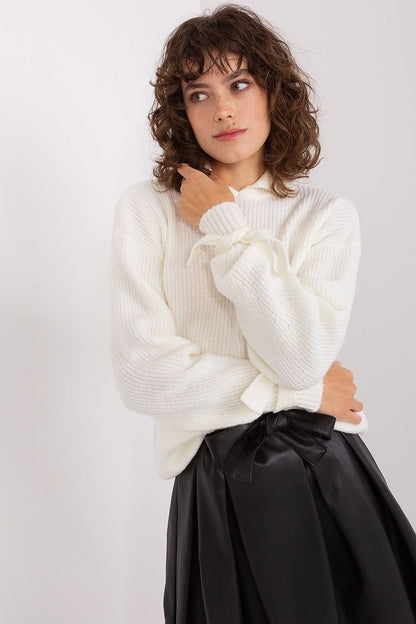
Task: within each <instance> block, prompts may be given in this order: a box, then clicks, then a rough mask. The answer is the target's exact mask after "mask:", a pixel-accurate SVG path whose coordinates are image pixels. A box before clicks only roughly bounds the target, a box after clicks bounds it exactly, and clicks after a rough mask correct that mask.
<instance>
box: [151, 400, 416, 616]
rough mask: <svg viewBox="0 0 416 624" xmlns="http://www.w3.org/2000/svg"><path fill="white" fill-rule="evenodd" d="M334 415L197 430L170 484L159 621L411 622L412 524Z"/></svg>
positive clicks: (414, 605)
mask: <svg viewBox="0 0 416 624" xmlns="http://www.w3.org/2000/svg"><path fill="white" fill-rule="evenodd" d="M335 422H336V421H335V418H333V417H332V416H328V415H326V414H321V413H311V412H307V411H305V410H302V409H292V410H286V411H281V412H277V413H276V412H267V413H264V414H262V415H261V416H260V417H259V418H257V419H256V420H254V421H253V422H251V423H247V424H244V425H236V426H234V427H229V428H225V429H218V430H216V431H214V432H212V433H210V434H208V435H206V436H205V438H204V441H203V443H202V444H201V446H200V448H199V449H198V452H197V454H196V455H195V456H194V457H193V459H192V461H191V462H190V463H189V464H188V466H187V467H186V468H185V470H184V471H183V472H181V473H180V474H179V475H177V476H176V477H175V481H174V484H173V489H172V498H171V504H170V511H169V518H168V525H167V550H166V583H165V590H164V597H163V608H164V615H165V624H346V623H348V624H416V534H415V532H414V530H413V528H412V527H411V525H410V523H409V521H408V519H407V517H406V516H405V514H404V512H403V510H402V509H401V507H400V506H399V504H398V502H397V501H396V499H395V498H394V496H393V494H392V493H391V491H390V490H389V488H388V485H387V483H386V480H385V479H384V477H383V475H382V473H381V471H380V469H379V467H378V466H377V464H376V462H375V460H374V458H373V457H372V455H371V453H370V451H369V450H368V448H367V446H366V445H365V443H364V442H363V440H362V438H361V437H360V436H359V435H358V434H347V433H343V432H340V431H335V430H334V429H333V428H334V424H335ZM412 481H413V479H410V478H409V487H410V484H411V482H412Z"/></svg>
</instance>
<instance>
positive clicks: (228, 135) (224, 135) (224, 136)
mask: <svg viewBox="0 0 416 624" xmlns="http://www.w3.org/2000/svg"><path fill="white" fill-rule="evenodd" d="M245 131H246V130H245V129H243V128H233V129H230V130H224V131H223V132H220V133H219V134H216V135H215V136H214V139H218V141H233V140H234V139H238V137H240V136H243V134H244V133H245Z"/></svg>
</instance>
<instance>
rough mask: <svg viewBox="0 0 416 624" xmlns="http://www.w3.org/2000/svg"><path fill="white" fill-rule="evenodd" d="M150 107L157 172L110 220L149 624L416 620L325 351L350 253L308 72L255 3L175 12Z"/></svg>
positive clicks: (337, 374)
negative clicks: (150, 429)
mask: <svg viewBox="0 0 416 624" xmlns="http://www.w3.org/2000/svg"><path fill="white" fill-rule="evenodd" d="M153 86H154V87H155V103H154V106H153V107H152V110H151V111H150V114H149V120H150V125H151V130H152V134H153V137H154V138H155V139H156V140H157V141H158V143H159V145H160V146H161V148H162V155H161V157H160V158H159V160H158V161H157V162H158V164H157V166H156V167H155V169H154V174H155V178H156V180H152V181H150V180H148V181H144V182H141V183H139V184H136V185H135V186H134V187H132V188H130V189H128V190H127V191H126V193H125V194H124V195H123V197H122V198H121V200H120V202H119V204H118V206H117V210H116V214H115V221H114V233H113V256H112V266H113V283H112V298H113V305H112V341H113V343H112V344H113V351H112V353H113V364H114V371H115V376H116V379H117V383H118V386H119V389H120V393H121V396H122V397H123V400H124V401H125V403H126V405H127V406H128V407H129V408H130V409H132V410H133V411H136V412H138V413H142V414H147V415H149V416H151V417H153V418H154V423H155V430H154V431H155V437H154V443H155V446H154V450H155V461H156V470H157V472H158V474H159V475H160V476H161V477H162V478H166V479H168V478H172V477H175V481H174V485H173V490H172V499H171V505H170V512H169V520H168V529H167V559H166V585H165V592H164V615H165V622H166V624H203V623H208V624H230V623H231V624H263V623H264V624H266V623H270V624H315V623H316V624H318V623H319V624H322V623H325V624H338V623H347V622H351V623H352V622H354V623H364V622H365V623H366V624H369V623H370V622H371V623H373V622H374V623H377V624H393V622H394V623H396V622H400V624H415V622H416V593H415V579H416V535H415V533H414V531H413V529H412V527H411V526H410V523H409V522H408V520H407V518H406V516H405V515H404V513H403V511H402V510H401V508H400V506H399V504H398V503H397V501H396V500H395V498H394V497H393V495H392V493H391V492H390V490H389V488H388V486H387V483H386V481H385V479H384V477H383V475H382V474H381V472H380V469H379V468H378V466H377V464H376V462H375V460H374V459H373V457H372V455H371V454H370V452H369V450H368V449H367V447H366V445H365V444H364V442H363V441H362V439H361V437H360V435H359V434H360V433H362V432H365V431H366V430H367V428H368V422H367V419H366V417H365V414H364V412H363V411H362V408H363V404H362V403H361V402H360V401H359V400H357V399H355V398H354V394H355V392H356V386H355V385H354V384H353V375H352V373H351V371H349V370H347V369H345V368H343V367H342V366H341V363H340V362H339V361H335V362H334V361H333V360H334V358H335V357H336V356H337V354H338V352H339V350H340V348H341V346H342V343H343V340H344V338H345V335H346V330H347V325H348V321H349V317H350V313H351V307H352V303H353V298H354V292H355V285H356V276H357V270H358V263H359V256H360V232H359V218H358V213H357V210H356V209H355V207H354V206H353V204H352V203H351V202H350V201H349V200H348V199H347V198H345V197H343V196H340V195H336V194H333V193H329V192H327V191H324V190H322V189H319V188H316V187H311V186H309V185H305V184H301V183H299V182H297V179H298V178H301V177H307V172H308V171H309V170H310V169H312V168H313V167H315V166H316V165H317V163H318V159H319V154H320V145H319V140H318V125H317V121H316V113H317V111H316V109H315V108H314V107H313V106H312V104H311V102H310V97H309V91H310V90H311V87H310V85H309V82H308V77H307V75H306V74H305V73H304V72H302V70H301V69H300V68H299V67H298V66H297V64H296V62H295V60H294V58H293V56H292V54H291V52H290V49H289V48H288V46H287V44H286V43H285V42H284V41H283V40H282V39H281V38H280V37H279V36H278V35H277V33H276V32H275V31H274V30H273V28H272V27H271V26H270V25H268V24H267V23H266V22H264V21H262V20H261V19H260V18H259V17H258V16H257V15H256V14H255V13H253V12H252V11H250V10H249V9H247V8H241V7H240V6H237V5H224V6H222V7H219V8H217V9H216V10H215V11H214V12H213V13H212V14H211V15H204V16H203V17H197V18H193V19H190V20H188V21H186V22H185V23H184V24H181V25H180V26H179V27H178V28H177V29H176V30H175V31H174V32H173V33H172V34H171V36H170V37H169V39H168V41H167V43H166V46H165V49H164V52H163V57H162V60H161V63H160V66H159V68H158V70H157V74H156V81H155V83H154V84H153Z"/></svg>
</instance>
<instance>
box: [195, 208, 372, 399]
mask: <svg viewBox="0 0 416 624" xmlns="http://www.w3.org/2000/svg"><path fill="white" fill-rule="evenodd" d="M324 215H325V219H324V220H323V222H322V223H321V224H320V226H319V228H317V231H316V232H315V233H314V238H313V240H312V243H311V245H310V248H309V251H308V252H307V254H306V256H305V258H304V260H303V262H302V264H301V266H300V267H299V268H298V270H297V271H295V270H294V269H292V267H291V265H290V261H289V257H288V254H287V251H286V249H285V247H284V245H283V243H282V242H281V241H280V240H279V239H277V238H275V237H274V235H273V234H272V233H271V232H269V231H268V230H252V229H250V227H249V226H248V224H247V222H246V220H245V218H244V215H243V214H242V212H241V210H240V209H239V207H238V205H237V204H236V203H235V202H222V203H220V204H217V205H216V206H213V207H211V208H210V209H209V210H208V211H207V212H205V213H204V215H203V216H202V218H201V220H200V224H199V227H200V229H201V230H202V231H203V232H205V233H206V236H204V237H203V238H202V239H201V240H200V241H198V243H196V245H194V248H193V249H192V252H191V255H190V258H189V261H188V262H190V261H192V260H193V256H194V254H195V251H198V250H197V247H198V246H199V245H201V244H215V245H216V247H215V255H214V257H213V258H212V259H211V261H210V266H211V271H212V275H213V278H214V281H215V285H216V287H217V289H218V290H219V292H221V293H222V294H223V295H224V296H225V297H227V298H228V299H230V300H231V301H232V302H233V303H234V305H235V309H236V314H237V318H238V321H239V325H240V328H241V331H242V332H243V334H244V336H245V338H246V339H247V343H248V345H249V347H248V351H249V358H250V361H251V362H252V363H253V365H254V366H255V367H256V368H258V370H260V371H262V372H263V373H264V374H265V375H266V376H267V377H268V378H269V379H271V380H273V381H274V382H275V383H276V384H278V385H281V386H284V387H286V388H290V389H294V390H302V389H305V388H308V387H311V386H313V385H314V384H316V383H317V382H318V381H319V380H320V379H322V378H323V376H324V375H325V373H326V371H327V370H328V369H329V367H330V365H331V363H332V362H333V360H334V359H335V358H336V356H337V354H338V352H339V350H340V348H341V346H342V343H343V340H344V337H345V334H346V329H347V325H348V321H349V317H350V312H351V307H352V302H353V298H354V293H355V285H356V276H357V270H358V263H359V257H360V234H359V221H358V213H357V211H356V209H355V207H354V206H353V204H351V202H349V200H347V199H346V198H343V197H337V198H335V199H333V200H332V202H331V203H330V205H329V206H327V207H326V209H325V212H324ZM274 245H276V249H277V253H276V252H275V251H274V249H273V247H274Z"/></svg>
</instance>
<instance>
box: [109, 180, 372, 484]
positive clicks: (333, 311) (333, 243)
mask: <svg viewBox="0 0 416 624" xmlns="http://www.w3.org/2000/svg"><path fill="white" fill-rule="evenodd" d="M291 186H292V188H295V189H296V190H297V194H296V196H295V197H286V198H277V197H276V196H275V195H274V194H273V193H272V192H271V176H270V174H269V173H268V172H267V171H266V173H265V174H264V175H263V176H262V177H261V178H260V179H259V180H257V182H255V183H254V184H252V185H250V186H247V187H245V188H244V189H242V190H241V191H237V190H235V189H233V188H232V187H230V189H231V191H232V193H233V196H234V200H235V201H234V202H228V201H227V202H222V203H220V204H217V205H216V206H213V207H211V208H210V209H209V210H208V211H207V212H205V213H204V214H203V216H202V218H201V220H200V224H199V228H196V227H194V226H192V225H191V224H190V223H188V222H187V221H185V220H184V219H182V218H181V217H180V216H179V204H178V200H179V193H178V192H177V191H175V190H169V191H165V192H161V191H162V190H163V189H162V187H160V186H159V185H158V183H157V182H156V181H154V180H145V181H143V182H139V183H138V184H135V185H134V186H132V187H130V188H129V189H128V190H127V191H126V192H125V193H124V194H123V195H122V197H121V199H120V201H119V202H118V204H117V207H116V210H115V216H114V226H113V236H112V248H111V357H112V365H113V371H114V375H115V380H116V383H117V386H118V389H119V392H120V396H121V398H122V400H123V402H124V404H125V405H126V406H127V407H128V408H129V409H130V410H132V411H134V412H137V413H139V414H143V415H147V416H150V417H152V418H153V419H154V460H155V469H156V472H157V474H158V475H159V476H160V477H161V478H163V479H170V478H172V477H174V476H176V475H177V474H179V473H180V472H181V471H182V470H183V469H184V468H185V467H186V466H187V464H188V463H189V462H190V461H191V459H192V457H193V456H194V455H195V453H196V452H197V450H198V448H199V446H200V444H201V442H202V441H203V438H204V435H205V434H206V433H208V432H211V431H213V430H215V429H220V428H224V427H231V426H233V425H238V424H242V423H247V422H251V421H252V420H254V419H255V418H257V417H258V416H260V415H261V414H262V413H264V412H267V411H275V412H277V411H280V410H282V409H290V408H294V407H298V408H303V409H306V410H307V411H310V412H315V411H317V410H318V408H319V406H320V403H321V399H322V392H323V377H324V376H325V374H326V372H327V371H328V369H329V367H330V366H331V364H332V363H333V361H334V360H336V359H337V355H338V353H339V351H340V349H341V346H342V344H343V341H344V338H345V335H346V331H347V326H348V321H349V318H350V313H351V308H352V303H353V299H354V294H355V288H356V279H357V272H358V265H359V258H360V253H361V242H360V225H359V216H358V212H357V210H356V208H355V206H354V205H353V204H352V203H351V201H350V200H348V199H347V198H345V197H343V196H340V195H335V194H333V193H330V192H328V191H325V190H323V189H320V188H317V187H313V186H311V185H309V184H301V183H296V182H293V183H291ZM359 414H360V415H361V422H360V423H359V424H357V425H354V424H351V423H346V422H340V421H338V420H337V421H336V423H335V427H334V428H335V430H338V431H345V432H349V433H363V432H365V431H367V430H368V421H367V418H366V416H365V414H364V412H359Z"/></svg>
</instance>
